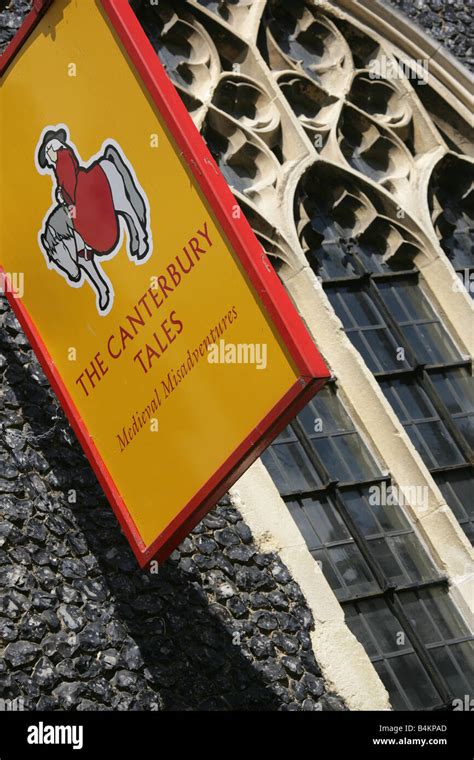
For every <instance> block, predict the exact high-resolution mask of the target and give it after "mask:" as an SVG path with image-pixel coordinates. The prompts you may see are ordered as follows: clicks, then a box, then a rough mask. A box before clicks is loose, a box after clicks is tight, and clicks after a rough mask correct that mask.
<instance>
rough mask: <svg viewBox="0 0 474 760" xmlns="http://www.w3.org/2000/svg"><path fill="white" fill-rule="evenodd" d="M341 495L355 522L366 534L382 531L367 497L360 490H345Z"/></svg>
mask: <svg viewBox="0 0 474 760" xmlns="http://www.w3.org/2000/svg"><path fill="white" fill-rule="evenodd" d="M341 496H342V498H343V500H344V504H345V505H346V507H347V509H348V510H349V513H350V515H351V517H352V519H353V520H354V523H355V524H356V526H357V528H358V529H359V530H360V532H361V533H363V535H364V536H371V535H375V534H377V533H380V532H381V529H380V525H379V524H378V522H377V520H376V519H375V517H374V514H373V512H372V510H371V508H370V507H369V504H368V502H367V499H365V498H364V497H363V496H362V494H361V493H359V492H358V491H344V492H341Z"/></svg>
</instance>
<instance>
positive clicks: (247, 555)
mask: <svg viewBox="0 0 474 760" xmlns="http://www.w3.org/2000/svg"><path fill="white" fill-rule="evenodd" d="M254 554H255V549H253V548H252V547H251V546H242V544H239V545H238V546H229V547H228V548H227V549H225V555H226V557H228V558H229V559H230V560H232V562H243V563H247V562H249V561H250V560H251V559H252V557H253V556H254Z"/></svg>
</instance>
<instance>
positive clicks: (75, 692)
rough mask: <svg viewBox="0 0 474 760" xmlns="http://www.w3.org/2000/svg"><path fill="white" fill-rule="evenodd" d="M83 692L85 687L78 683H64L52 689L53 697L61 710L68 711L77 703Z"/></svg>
mask: <svg viewBox="0 0 474 760" xmlns="http://www.w3.org/2000/svg"><path fill="white" fill-rule="evenodd" d="M85 690H86V687H85V685H84V684H82V683H80V682H79V681H72V682H71V683H67V682H65V683H61V684H59V686H56V688H55V689H53V696H54V697H56V699H57V700H58V702H59V704H60V706H61V708H62V709H63V710H70V709H71V708H73V707H75V706H76V705H77V704H78V703H79V701H80V698H81V696H82V695H83V694H84V692H85Z"/></svg>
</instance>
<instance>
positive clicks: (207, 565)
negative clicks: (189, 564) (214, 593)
mask: <svg viewBox="0 0 474 760" xmlns="http://www.w3.org/2000/svg"><path fill="white" fill-rule="evenodd" d="M194 562H195V563H196V566H197V567H198V569H199V570H201V572H202V571H207V570H212V569H213V568H214V567H215V566H216V560H215V558H214V557H206V556H203V555H202V554H196V555H195V556H194Z"/></svg>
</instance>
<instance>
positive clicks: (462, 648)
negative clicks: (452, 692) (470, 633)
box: [449, 638, 474, 696]
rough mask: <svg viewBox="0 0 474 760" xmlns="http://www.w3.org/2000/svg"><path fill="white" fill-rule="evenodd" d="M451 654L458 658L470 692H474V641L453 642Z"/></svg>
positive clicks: (450, 649)
mask: <svg viewBox="0 0 474 760" xmlns="http://www.w3.org/2000/svg"><path fill="white" fill-rule="evenodd" d="M449 651H450V652H451V655H452V656H453V657H454V659H455V660H456V664H457V666H458V668H459V670H460V671H461V672H462V673H463V674H464V678H465V679H466V682H467V684H468V686H469V692H468V693H469V694H471V696H472V694H473V693H474V641H473V640H472V638H471V639H470V641H463V642H462V643H460V644H453V645H452V646H450V647H449Z"/></svg>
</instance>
